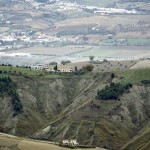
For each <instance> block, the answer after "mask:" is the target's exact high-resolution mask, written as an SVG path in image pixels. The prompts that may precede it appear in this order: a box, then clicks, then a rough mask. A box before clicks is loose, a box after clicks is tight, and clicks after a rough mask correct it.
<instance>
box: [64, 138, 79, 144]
mask: <svg viewBox="0 0 150 150" xmlns="http://www.w3.org/2000/svg"><path fill="white" fill-rule="evenodd" d="M62 143H63V144H69V145H79V143H78V142H77V140H76V139H72V140H63V141H62Z"/></svg>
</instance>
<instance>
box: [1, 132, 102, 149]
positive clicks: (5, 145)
mask: <svg viewBox="0 0 150 150" xmlns="http://www.w3.org/2000/svg"><path fill="white" fill-rule="evenodd" d="M0 149H1V150H42V149H43V150H69V149H68V148H63V147H59V146H57V145H54V144H52V143H50V142H46V141H37V140H31V139H24V138H19V137H16V136H11V135H7V134H2V133H0ZM86 149H87V148H86ZM76 150H84V148H83V149H76ZM87 150H105V149H103V148H93V149H87Z"/></svg>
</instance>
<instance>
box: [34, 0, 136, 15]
mask: <svg viewBox="0 0 150 150" xmlns="http://www.w3.org/2000/svg"><path fill="white" fill-rule="evenodd" d="M53 7H54V8H57V11H59V12H63V11H70V10H76V11H84V10H86V12H90V13H91V12H92V13H94V14H100V15H109V14H138V12H137V11H136V10H126V9H118V8H103V7H96V6H86V5H80V4H77V3H76V2H74V3H71V2H68V1H62V0H55V3H54V4H53V5H51V4H45V5H43V4H42V5H39V6H38V7H36V9H40V8H46V9H52V8H53Z"/></svg>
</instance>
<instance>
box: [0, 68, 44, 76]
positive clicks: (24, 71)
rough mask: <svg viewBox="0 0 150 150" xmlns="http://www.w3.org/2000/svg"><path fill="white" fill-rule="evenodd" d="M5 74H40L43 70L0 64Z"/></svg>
mask: <svg viewBox="0 0 150 150" xmlns="http://www.w3.org/2000/svg"><path fill="white" fill-rule="evenodd" d="M0 70H1V71H2V72H3V74H0V75H4V74H16V75H21V74H22V75H40V74H41V73H42V71H39V70H38V71H37V70H33V69H31V68H23V67H13V66H0Z"/></svg>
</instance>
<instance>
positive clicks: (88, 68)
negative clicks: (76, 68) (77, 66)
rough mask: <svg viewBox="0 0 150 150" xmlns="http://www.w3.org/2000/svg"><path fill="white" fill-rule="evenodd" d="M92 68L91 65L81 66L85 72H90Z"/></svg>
mask: <svg viewBox="0 0 150 150" xmlns="http://www.w3.org/2000/svg"><path fill="white" fill-rule="evenodd" d="M93 68H94V66H93V65H92V64H87V65H86V66H83V68H82V69H83V70H85V71H92V70H93Z"/></svg>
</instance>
